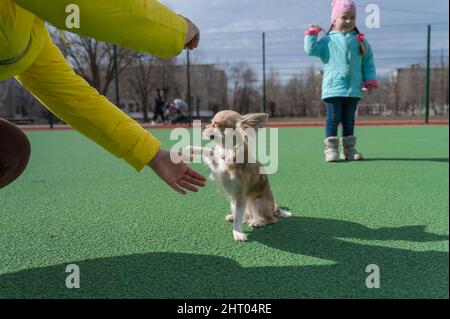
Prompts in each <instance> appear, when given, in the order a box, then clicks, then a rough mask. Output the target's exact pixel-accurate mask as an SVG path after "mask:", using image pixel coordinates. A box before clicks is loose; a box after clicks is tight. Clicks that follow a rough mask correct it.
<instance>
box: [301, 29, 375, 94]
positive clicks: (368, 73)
mask: <svg viewBox="0 0 450 319" xmlns="http://www.w3.org/2000/svg"><path fill="white" fill-rule="evenodd" d="M364 45H365V47H366V53H365V55H364V56H362V55H361V53H360V43H359V41H358V38H357V33H356V32H349V33H344V32H339V31H332V32H330V33H329V34H328V35H326V36H325V37H323V38H322V39H320V41H318V39H317V35H316V34H311V33H309V34H308V33H306V36H305V52H306V54H308V55H309V56H317V57H319V58H320V59H321V60H322V61H323V63H324V66H323V71H324V72H323V73H324V75H323V83H322V99H323V100H324V99H327V98H331V97H354V98H359V99H362V97H363V92H362V89H363V85H364V83H365V84H366V85H372V86H376V83H377V82H376V77H377V76H376V69H375V63H374V59H373V52H372V48H371V47H370V44H369V43H368V42H367V40H364Z"/></svg>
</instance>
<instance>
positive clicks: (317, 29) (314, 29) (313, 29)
mask: <svg viewBox="0 0 450 319" xmlns="http://www.w3.org/2000/svg"><path fill="white" fill-rule="evenodd" d="M322 30H323V29H322V28H321V27H319V26H318V25H310V26H309V29H307V30H306V31H305V35H319V33H320V32H321V31H322Z"/></svg>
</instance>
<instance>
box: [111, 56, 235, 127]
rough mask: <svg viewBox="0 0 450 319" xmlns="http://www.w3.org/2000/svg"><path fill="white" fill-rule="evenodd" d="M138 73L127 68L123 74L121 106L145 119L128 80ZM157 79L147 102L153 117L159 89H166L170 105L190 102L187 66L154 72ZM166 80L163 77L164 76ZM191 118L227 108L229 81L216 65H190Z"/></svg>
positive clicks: (209, 115)
mask: <svg viewBox="0 0 450 319" xmlns="http://www.w3.org/2000/svg"><path fill="white" fill-rule="evenodd" d="M136 72H139V69H138V68H137V67H128V68H127V69H126V70H124V71H123V73H122V74H121V84H120V86H121V93H120V102H121V103H120V104H121V107H122V109H123V110H124V111H125V112H127V113H129V114H130V115H131V116H132V117H134V118H137V119H142V118H143V113H142V109H143V108H142V105H141V101H140V100H139V97H136V96H133V93H132V90H130V89H128V88H129V86H130V83H129V80H128V79H129V78H130V77H133V76H134V74H135V73H136ZM164 72H165V73H167V72H168V73H170V74H168V76H164V78H165V79H158V75H157V74H163V73H164ZM153 73H154V74H155V75H154V78H152V83H150V84H149V85H151V86H153V88H152V94H151V97H150V99H149V101H148V103H149V105H148V111H149V114H150V116H152V114H153V113H152V112H153V110H154V103H155V94H156V88H163V89H164V91H165V93H166V98H167V99H168V101H167V102H168V103H170V102H172V101H173V100H175V99H182V100H184V101H187V100H188V93H187V91H188V83H187V67H186V65H170V66H166V67H164V70H158V67H155V70H153ZM161 77H163V76H161ZM190 78H191V83H190V86H191V115H192V116H193V117H211V116H212V115H213V114H214V113H215V112H217V111H218V110H219V109H221V108H223V107H224V106H226V105H227V91H228V77H227V75H226V73H225V71H223V70H219V69H216V67H215V65H214V64H207V65H191V69H190ZM113 91H114V90H110V93H109V94H108V97H109V98H111V100H112V101H114V100H115V97H114V96H115V94H114V92H113Z"/></svg>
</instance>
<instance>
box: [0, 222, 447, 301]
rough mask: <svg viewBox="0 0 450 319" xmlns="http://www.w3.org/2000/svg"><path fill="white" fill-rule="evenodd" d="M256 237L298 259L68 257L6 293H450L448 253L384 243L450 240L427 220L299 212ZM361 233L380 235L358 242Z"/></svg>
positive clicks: (23, 277) (8, 285)
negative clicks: (373, 270) (369, 281)
mask: <svg viewBox="0 0 450 319" xmlns="http://www.w3.org/2000/svg"><path fill="white" fill-rule="evenodd" d="M249 239H250V243H248V244H251V241H253V242H259V243H261V244H263V245H266V246H268V247H271V248H274V249H277V250H280V251H285V252H290V253H295V254H296V256H298V258H297V259H296V258H291V257H289V258H290V259H289V260H290V262H291V264H292V265H291V266H282V267H279V266H267V267H241V266H240V265H239V264H238V263H236V262H235V261H234V260H233V259H230V258H225V257H218V256H210V255H198V254H183V253H149V254H135V255H130V256H120V257H111V258H99V259H93V260H85V261H68V262H67V263H64V264H60V265H55V266H49V267H45V268H37V269H28V270H24V271H21V272H17V273H12V274H5V275H0V298H158V299H159V298H177V299H180V298H181V299H183V298H394V297H395V298H410V297H411V298H427V297H429V298H448V273H449V270H448V266H449V265H448V264H449V259H448V252H439V251H414V250H405V249H396V248H391V247H383V244H382V243H380V242H379V241H395V240H402V241H409V242H420V243H425V242H432V241H447V240H448V236H446V235H436V234H431V233H426V232H425V227H424V226H412V227H399V228H379V229H370V228H367V227H365V226H363V225H360V224H357V223H353V222H347V221H338V220H331V219H319V218H299V217H292V218H290V219H286V220H281V221H280V222H279V223H277V224H276V225H273V226H269V227H265V228H262V229H255V230H253V231H252V232H251V233H250V234H249ZM360 239H362V240H371V241H375V242H373V243H371V244H370V245H368V244H361V243H355V242H354V240H360ZM352 240H353V242H352ZM240 244H242V243H236V250H237V251H238V250H239V249H240V248H239V247H240ZM244 245H246V244H244ZM391 245H392V244H391ZM421 245H423V244H421ZM392 246H393V245H392ZM411 246H412V247H414V245H413V244H411ZM305 256H310V257H316V258H318V260H317V261H318V262H317V265H306V266H304V265H302V264H305V262H304V261H302V259H304V258H305ZM252 258H254V256H252ZM260 258H261V259H264V256H260ZM280 258H283V254H280ZM308 262H309V263H311V259H308ZM295 263H298V264H299V266H296V265H295ZM68 264H76V265H78V266H79V267H80V275H81V277H80V278H81V280H80V289H67V287H66V277H67V276H68V275H69V274H68V273H66V272H65V270H66V266H67V265H68ZM371 264H376V265H378V267H379V269H380V289H368V288H367V287H366V285H365V282H366V278H367V276H368V275H369V274H368V273H366V272H365V270H366V267H367V266H368V265H371Z"/></svg>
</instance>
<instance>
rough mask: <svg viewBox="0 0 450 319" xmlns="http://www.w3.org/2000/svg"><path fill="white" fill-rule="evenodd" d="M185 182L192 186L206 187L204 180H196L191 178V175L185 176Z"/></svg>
mask: <svg viewBox="0 0 450 319" xmlns="http://www.w3.org/2000/svg"><path fill="white" fill-rule="evenodd" d="M183 180H185V181H186V182H188V183H190V184H194V185H197V186H201V187H204V186H205V181H202V180H200V179H198V178H195V177H192V176H189V175H184V176H183Z"/></svg>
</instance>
